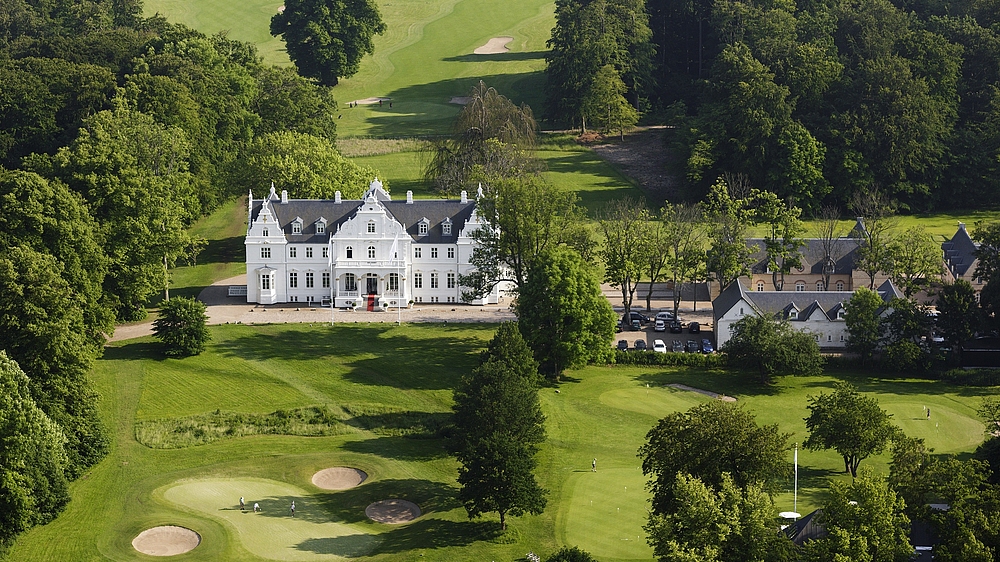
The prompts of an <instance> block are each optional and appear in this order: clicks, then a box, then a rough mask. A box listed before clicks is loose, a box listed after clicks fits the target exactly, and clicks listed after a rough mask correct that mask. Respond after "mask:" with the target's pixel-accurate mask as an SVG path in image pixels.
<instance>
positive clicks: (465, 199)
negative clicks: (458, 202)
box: [462, 189, 469, 203]
mask: <svg viewBox="0 0 1000 562" xmlns="http://www.w3.org/2000/svg"><path fill="white" fill-rule="evenodd" d="M468 202H469V192H468V191H466V190H464V189H463V190H462V203H468Z"/></svg>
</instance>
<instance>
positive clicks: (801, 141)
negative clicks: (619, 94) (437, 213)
mask: <svg viewBox="0 0 1000 562" xmlns="http://www.w3.org/2000/svg"><path fill="white" fill-rule="evenodd" d="M998 13H1000V10H997V7H996V5H995V3H994V2H989V1H984V2H931V1H923V0H917V1H911V0H877V1H873V2H848V1H840V0H809V1H804V2H795V3H792V2H757V1H754V2H742V1H737V0H695V1H684V2H681V1H678V0H648V1H647V2H645V3H644V4H643V3H636V2H631V1H629V0H589V1H574V2H569V1H567V2H557V4H556V27H555V28H554V29H553V33H552V38H551V40H550V42H549V45H550V47H551V51H550V53H549V54H548V56H547V61H548V68H547V75H548V79H549V82H548V90H547V100H548V102H547V110H548V115H547V117H549V118H550V119H554V120H556V121H558V122H564V123H567V124H569V125H572V126H580V125H585V124H586V122H587V121H588V119H589V120H591V121H593V120H595V119H599V118H600V117H599V116H600V115H601V113H600V112H591V111H590V110H589V109H588V108H589V107H591V106H592V105H593V104H592V103H591V101H590V99H589V98H588V96H590V97H591V98H593V97H594V96H599V95H600V94H599V93H600V92H601V91H603V90H607V88H606V87H605V86H604V85H603V83H604V82H605V78H604V76H605V75H606V74H609V73H611V74H616V75H617V76H618V77H620V78H621V82H622V85H623V87H624V91H625V93H624V94H623V96H624V99H627V100H628V102H629V105H630V106H631V108H632V109H639V110H641V111H647V112H651V113H653V114H654V115H657V116H658V118H659V119H663V120H665V121H667V122H669V123H671V124H673V125H676V128H675V129H674V130H673V132H672V133H670V134H669V135H668V137H667V140H666V142H667V143H668V146H669V150H670V152H671V156H672V163H671V167H672V171H673V172H674V174H675V175H676V176H677V177H678V178H682V179H683V181H684V184H685V185H686V186H687V193H688V195H689V197H690V198H691V199H692V200H698V199H700V198H701V197H702V196H703V195H704V194H705V193H707V192H708V191H709V188H710V187H711V185H712V184H713V182H714V181H715V178H717V177H718V176H719V175H720V174H722V173H727V172H728V173H738V174H744V175H746V176H747V177H748V178H749V179H750V181H751V182H752V184H753V185H755V186H757V187H759V188H761V189H764V190H767V191H770V192H773V193H775V194H776V195H777V196H778V197H779V198H780V199H782V200H791V201H792V202H793V203H794V204H795V205H797V206H799V207H801V208H802V209H803V210H804V212H805V213H806V214H808V215H815V214H817V213H819V211H820V210H821V209H822V208H823V207H824V206H826V205H836V206H839V207H841V208H843V207H845V206H847V205H848V204H849V203H850V201H851V198H852V197H853V196H854V195H855V194H857V193H863V192H865V191H866V190H869V189H871V188H872V187H877V188H879V189H881V190H882V191H883V192H884V193H885V194H886V195H887V196H888V197H889V198H890V199H892V200H896V201H899V202H900V204H901V205H902V208H903V209H905V210H910V211H928V210H931V209H936V208H953V207H955V206H956V205H966V204H967V202H968V201H973V200H974V201H978V202H980V203H982V204H986V205H991V206H992V205H996V204H997V203H998V202H1000V184H998V183H997V182H998V180H997V177H998V174H997V168H998V160H997V154H998V153H1000V128H998V124H1000V110H998V108H1000V98H998V94H997V91H998V86H1000V35H998V32H997V28H996V25H997V23H998V21H1000V19H998V17H1000V16H998V15H997V14H998ZM603 97H604V98H607V96H606V95H605V96H603ZM608 99H610V98H608ZM609 104H611V102H607V101H606V102H604V103H603V104H598V105H600V106H601V107H604V108H606V107H609V106H610V105H609ZM619 121H621V120H619Z"/></svg>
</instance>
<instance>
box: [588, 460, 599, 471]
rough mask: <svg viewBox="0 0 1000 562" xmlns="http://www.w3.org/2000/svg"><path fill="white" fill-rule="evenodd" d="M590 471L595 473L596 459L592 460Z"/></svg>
mask: <svg viewBox="0 0 1000 562" xmlns="http://www.w3.org/2000/svg"><path fill="white" fill-rule="evenodd" d="M590 470H591V471H593V472H597V459H596V458H595V459H594V462H592V463H590Z"/></svg>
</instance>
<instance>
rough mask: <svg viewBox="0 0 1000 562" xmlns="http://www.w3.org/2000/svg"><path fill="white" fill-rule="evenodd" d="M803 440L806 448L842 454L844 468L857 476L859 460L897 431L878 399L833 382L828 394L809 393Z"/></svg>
mask: <svg viewBox="0 0 1000 562" xmlns="http://www.w3.org/2000/svg"><path fill="white" fill-rule="evenodd" d="M808 408H809V411H810V414H809V417H807V418H805V420H806V429H807V430H808V431H809V437H808V438H806V441H805V443H804V445H805V447H806V448H807V449H809V450H813V451H818V450H821V449H834V450H836V451H837V453H838V454H840V456H842V457H843V458H844V472H850V473H851V476H854V477H857V476H858V465H859V464H861V461H863V460H865V459H867V458H868V457H870V456H872V455H877V454H879V453H881V452H882V451H884V450H885V448H886V446H887V445H888V444H889V442H890V441H891V440H892V439H893V438H894V437H896V435H897V434H898V433H899V428H897V427H896V426H895V425H893V424H892V421H891V419H892V414H889V413H886V412H885V411H884V410H882V409H881V408H879V407H878V400H876V399H875V398H872V397H868V396H864V395H862V394H861V393H860V392H858V390H857V389H856V388H854V387H853V386H851V385H850V384H849V383H845V382H841V383H837V385H836V386H835V387H834V391H833V392H831V393H829V394H820V395H819V396H816V397H813V396H810V397H809V406H808Z"/></svg>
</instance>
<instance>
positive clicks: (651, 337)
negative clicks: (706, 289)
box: [612, 307, 718, 352]
mask: <svg viewBox="0 0 1000 562" xmlns="http://www.w3.org/2000/svg"><path fill="white" fill-rule="evenodd" d="M633 310H635V311H636V312H639V313H641V314H643V315H644V316H648V317H649V321H648V322H647V323H646V324H644V325H641V326H640V329H639V330H638V331H636V330H632V329H630V327H628V326H623V327H622V331H621V332H618V333H616V334H615V337H614V341H613V342H612V345H614V346H616V347H617V346H618V342H619V340H625V341H627V342H628V349H629V350H630V351H631V350H633V349H635V342H636V340H642V341H645V342H646V348H647V349H649V350H652V349H653V342H654V341H655V340H663V342H664V343H665V344H666V346H667V352H670V351H671V350H673V342H674V341H680V342H681V344H682V345H686V344H687V342H688V341H694V342H695V344H696V345H698V346H699V349H700V344H701V340H703V339H707V340H708V341H709V342H711V343H712V348H713V349H715V334H714V332H713V326H712V323H711V322H712V312H711V309H710V308H707V307H706V309H704V310H698V311H697V312H694V311H692V310H687V311H685V310H684V309H683V308H681V309H680V310H679V311H678V313H679V314H678V316H679V319H680V321H681V327H682V331H681V333H679V334H677V333H671V332H670V330H669V327H668V329H667V330H665V331H663V332H657V331H655V330H654V327H655V324H656V321H655V317H656V313H657V312H659V311H658V310H652V311H649V312H646V310H645V307H643V308H636V309H633ZM615 313H616V314H618V316H619V318H620V317H621V316H622V315H623V314H624V311H623V310H621V309H618V308H616V310H615ZM692 322H697V323H698V325H699V328H700V332H696V333H691V332H690V325H691V323H692ZM716 351H718V350H717V349H716Z"/></svg>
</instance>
